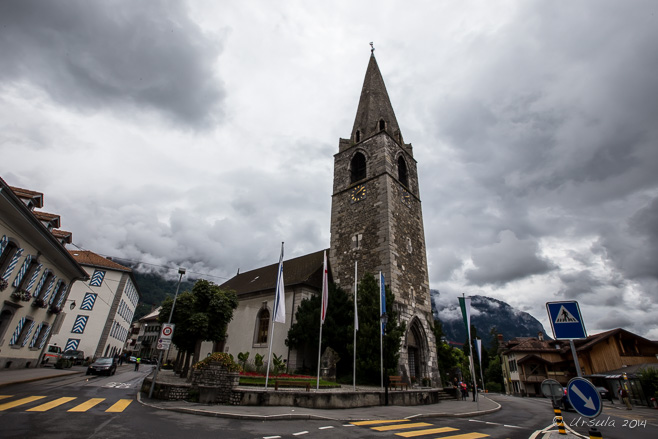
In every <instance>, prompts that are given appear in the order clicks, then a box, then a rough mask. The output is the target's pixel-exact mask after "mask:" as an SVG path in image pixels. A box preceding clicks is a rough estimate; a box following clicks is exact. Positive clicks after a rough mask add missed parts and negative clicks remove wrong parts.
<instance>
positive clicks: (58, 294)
mask: <svg viewBox="0 0 658 439" xmlns="http://www.w3.org/2000/svg"><path fill="white" fill-rule="evenodd" d="M65 296H66V284H65V283H64V281H63V280H60V281H59V282H57V286H56V287H55V292H54V293H53V297H52V298H51V300H50V303H51V304H52V305H54V306H56V307H60V306H61V305H62V302H64V297H65Z"/></svg>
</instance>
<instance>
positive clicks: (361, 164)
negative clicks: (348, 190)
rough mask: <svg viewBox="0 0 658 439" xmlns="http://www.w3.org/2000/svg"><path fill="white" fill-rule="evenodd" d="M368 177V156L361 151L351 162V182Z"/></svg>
mask: <svg viewBox="0 0 658 439" xmlns="http://www.w3.org/2000/svg"><path fill="white" fill-rule="evenodd" d="M364 178H366V158H365V156H364V155H363V154H361V153H360V152H357V153H356V154H354V157H352V161H351V163H350V183H354V182H356V181H359V180H363V179H364Z"/></svg>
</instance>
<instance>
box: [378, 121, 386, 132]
mask: <svg viewBox="0 0 658 439" xmlns="http://www.w3.org/2000/svg"><path fill="white" fill-rule="evenodd" d="M385 129H386V122H385V121H384V119H379V131H384V130H385Z"/></svg>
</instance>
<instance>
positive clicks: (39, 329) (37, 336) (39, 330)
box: [30, 322, 43, 348]
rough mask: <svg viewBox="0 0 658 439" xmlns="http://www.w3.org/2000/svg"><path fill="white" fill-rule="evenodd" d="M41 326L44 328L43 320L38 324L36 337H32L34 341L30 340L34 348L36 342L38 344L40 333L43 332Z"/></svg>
mask: <svg viewBox="0 0 658 439" xmlns="http://www.w3.org/2000/svg"><path fill="white" fill-rule="evenodd" d="M41 328H43V322H41V323H40V324H39V326H37V330H36V332H35V333H34V337H32V341H31V342H30V347H31V348H33V347H34V345H35V344H37V340H38V339H39V334H41Z"/></svg>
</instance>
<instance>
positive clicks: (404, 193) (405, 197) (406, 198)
mask: <svg viewBox="0 0 658 439" xmlns="http://www.w3.org/2000/svg"><path fill="white" fill-rule="evenodd" d="M402 202H403V203H404V204H406V205H407V206H411V195H410V194H409V192H407V191H406V190H404V189H402Z"/></svg>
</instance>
